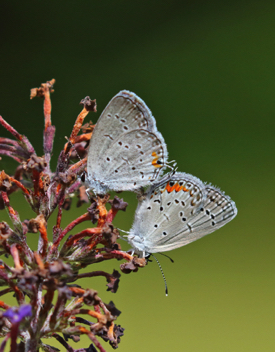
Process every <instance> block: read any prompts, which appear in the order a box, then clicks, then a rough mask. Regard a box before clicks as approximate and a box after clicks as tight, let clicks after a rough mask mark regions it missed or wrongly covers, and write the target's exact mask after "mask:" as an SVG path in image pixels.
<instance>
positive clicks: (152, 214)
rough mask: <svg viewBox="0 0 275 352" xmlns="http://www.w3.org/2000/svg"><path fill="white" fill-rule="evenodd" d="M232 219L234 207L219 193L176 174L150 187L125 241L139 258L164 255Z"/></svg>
mask: <svg viewBox="0 0 275 352" xmlns="http://www.w3.org/2000/svg"><path fill="white" fill-rule="evenodd" d="M236 215H237V208H236V206H235V203H234V202H233V201H232V200H231V199H230V198H229V197H228V196H226V195H224V193H223V192H222V191H221V190H219V189H218V188H216V187H213V186H211V185H206V184H204V183H203V182H202V181H201V180H199V179H198V178H196V177H194V176H192V175H190V174H186V173H180V172H178V173H175V174H174V175H173V176H172V177H171V178H170V179H169V178H167V177H164V178H163V179H162V180H160V181H159V182H158V183H157V184H155V185H153V186H152V187H150V189H149V191H148V192H147V194H146V197H145V199H143V200H142V201H141V202H140V203H139V206H138V208H137V211H136V215H135V221H134V224H133V227H132V229H131V230H130V235H129V236H128V241H129V243H130V244H131V245H132V246H133V247H134V248H135V249H136V250H137V252H142V253H143V254H144V253H156V252H162V251H168V250H172V249H175V248H178V247H181V246H184V245H186V244H188V243H191V242H193V241H196V240H197V239H199V238H201V237H203V236H205V235H208V234H209V233H211V232H213V231H215V230H217V229H219V228H220V227H222V226H224V225H225V224H227V223H228V222H229V221H231V220H232V219H233V218H234V217H235V216H236Z"/></svg>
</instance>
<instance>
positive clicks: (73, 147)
mask: <svg viewBox="0 0 275 352" xmlns="http://www.w3.org/2000/svg"><path fill="white" fill-rule="evenodd" d="M65 139H67V141H68V143H70V145H71V147H72V149H73V150H74V151H75V154H76V155H77V157H78V159H79V160H82V159H81V158H80V155H79V154H78V152H77V150H76V149H75V146H74V144H73V143H72V142H71V141H70V140H69V138H68V137H66V136H65Z"/></svg>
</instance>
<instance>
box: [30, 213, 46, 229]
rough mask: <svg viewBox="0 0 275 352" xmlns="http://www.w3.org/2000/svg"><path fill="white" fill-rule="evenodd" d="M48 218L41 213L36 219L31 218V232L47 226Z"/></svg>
mask: <svg viewBox="0 0 275 352" xmlns="http://www.w3.org/2000/svg"><path fill="white" fill-rule="evenodd" d="M46 226H47V224H46V220H45V218H44V215H42V214H40V215H38V216H37V217H36V218H35V219H31V220H30V221H29V232H31V233H36V232H38V231H39V228H41V227H45V228H46Z"/></svg>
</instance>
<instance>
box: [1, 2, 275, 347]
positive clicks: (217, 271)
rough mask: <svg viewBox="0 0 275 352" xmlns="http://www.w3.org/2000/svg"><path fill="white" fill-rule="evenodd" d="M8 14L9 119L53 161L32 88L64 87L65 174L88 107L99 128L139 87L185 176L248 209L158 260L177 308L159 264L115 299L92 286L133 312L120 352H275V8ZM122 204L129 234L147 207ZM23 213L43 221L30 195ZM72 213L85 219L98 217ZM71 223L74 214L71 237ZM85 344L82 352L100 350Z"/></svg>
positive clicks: (52, 8)
mask: <svg viewBox="0 0 275 352" xmlns="http://www.w3.org/2000/svg"><path fill="white" fill-rule="evenodd" d="M0 12H1V14H0V16H1V23H0V28H1V42H0V43H1V44H0V45H1V56H0V62H1V86H0V93H1V95H0V98H1V99H0V101H1V105H0V114H1V115H2V116H3V117H4V118H5V119H6V120H7V121H8V122H9V123H10V124H11V125H12V126H14V127H15V128H16V129H17V130H18V131H19V132H20V133H22V134H25V135H27V136H28V137H29V139H30V140H31V142H32V143H33V145H34V146H35V148H36V150H37V152H38V153H39V154H41V153H42V130H43V114H42V101H41V100H40V99H34V100H33V101H30V100H29V89H30V88H33V87H37V86H39V85H40V83H42V82H45V81H46V80H50V79H51V78H55V79H56V80H57V82H56V84H55V93H54V94H53V95H52V103H53V110H52V120H53V124H54V125H55V126H56V127H57V133H56V139H55V146H54V156H53V159H52V160H53V161H52V168H53V169H54V167H55V162H56V160H57V156H58V153H59V151H60V149H61V148H62V146H63V145H64V142H65V139H64V136H68V135H69V134H70V132H71V128H72V125H73V123H74V121H75V118H76V116H77V114H78V112H79V111H80V106H79V102H80V100H81V99H82V98H84V97H85V96H86V95H90V96H91V98H92V99H94V98H96V99H97V103H98V113H97V114H96V115H91V114H90V115H89V116H88V119H87V121H88V120H89V119H92V120H93V121H94V122H95V121H96V119H97V118H98V116H99V115H100V112H101V111H102V110H103V108H104V107H105V105H106V104H107V103H108V101H109V100H110V99H111V98H112V97H113V96H114V95H115V94H116V93H117V92H119V91H120V90H122V89H128V90H131V91H133V92H135V93H136V94H138V95H139V96H140V97H141V98H142V99H143V100H144V101H145V102H146V103H147V105H148V106H149V107H150V109H151V110H152V112H153V115H154V116H155V117H156V120H157V126H158V129H159V131H161V133H162V134H163V136H164V138H165V141H166V143H167V145H168V150H169V155H170V160H172V159H176V160H177V163H178V167H179V170H180V171H185V172H189V173H192V174H193V175H196V176H197V177H199V178H201V179H202V180H203V181H207V182H211V183H213V184H214V185H218V186H219V187H221V189H222V190H224V191H225V192H226V194H229V195H230V196H231V197H232V199H233V200H234V201H235V202H236V205H237V207H238V211H239V213H238V216H237V217H236V219H234V220H233V221H232V222H231V223H229V224H228V225H226V226H225V227H224V228H222V229H220V230H218V231H217V232H215V233H213V234H211V235H209V236H206V237H205V238H203V239H201V240H199V241H197V242H195V243H192V244H191V245H189V246H186V247H182V248H180V249H178V250H174V251H173V252H170V253H169V254H170V255H171V256H172V258H173V259H174V260H175V263H174V264H171V263H170V261H169V260H168V259H166V258H164V257H162V256H158V258H159V260H160V261H161V265H162V267H163V270H164V272H165V275H166V278H167V282H168V287H169V296H168V297H165V294H164V283H163V280H162V277H161V273H160V271H159V268H158V266H157V264H156V262H152V263H149V265H148V266H147V267H146V268H144V269H142V270H139V271H138V272H137V273H131V274H130V275H125V274H122V277H121V282H120V287H119V290H118V292H117V293H116V294H112V293H110V292H106V286H105V282H104V279H103V278H96V279H90V280H87V279H86V280H83V281H82V284H83V286H84V287H92V288H94V289H97V290H98V291H99V295H100V297H101V298H102V299H103V300H104V301H106V302H109V301H110V300H113V301H114V302H115V304H116V305H117V307H118V309H120V310H122V314H121V316H120V317H119V318H118V320H117V323H118V324H121V325H122V326H123V327H124V328H126V330H125V336H123V337H122V342H121V344H120V345H119V351H120V352H125V351H133V352H135V351H158V352H166V351H185V352H197V351H199V352H208V351H211V352H213V351H224V352H229V351H230V352H231V351H238V352H239V351H249V352H252V351H257V352H258V351H274V349H275V334H274V329H275V324H274V319H275V318H274V316H275V314H274V313H275V309H274V293H275V282H274V279H275V275H274V273H275V267H274V253H275V252H274V250H275V240H274V238H275V236H274V231H275V226H274V217H275V216H274V212H273V208H272V206H273V205H274V199H273V198H272V196H273V197H274V171H275V166H274V159H275V158H274V157H275V148H274V139H275V137H274V131H275V129H274V127H275V126H274V125H275V124H274V116H275V99H274V94H275V3H274V1H265V0H263V1H253V0H252V1H242V0H238V1H237V0H232V1H217V0H216V1H196V0H193V1H191V0H190V1H172V0H169V1H160V0H159V1H154V0H147V1H145V0H141V1H138V2H136V1H92V0H91V1H62V0H61V1H47V2H45V1H11V2H8V1H2V2H1V10H0ZM0 129H1V135H2V136H9V135H8V133H7V132H6V131H4V129H3V128H2V127H0ZM0 163H1V169H2V168H3V169H5V170H6V171H7V172H10V173H12V172H13V170H14V168H15V167H16V163H15V162H11V161H10V160H9V159H7V158H3V159H2V160H1V162H0ZM120 196H123V197H124V199H126V200H127V201H128V202H129V208H128V209H127V212H126V213H125V214H124V213H122V212H120V213H119V214H118V216H117V217H116V219H115V221H114V224H115V225H116V226H118V227H120V228H123V229H125V230H129V228H130V227H131V224H132V221H133V215H134V211H135V207H136V204H137V201H136V199H135V196H134V195H133V194H130V193H123V195H120ZM12 205H13V206H14V207H15V208H16V209H17V210H18V211H19V212H20V214H21V218H22V219H24V218H31V217H33V215H34V214H33V213H32V212H31V210H30V209H29V208H27V207H26V206H25V203H24V201H23V196H22V195H21V194H20V193H19V192H18V193H17V194H15V195H14V197H13V198H12ZM73 209H74V210H73V211H72V213H73V216H74V217H75V216H76V215H77V214H79V215H80V214H82V213H83V212H84V211H85V206H83V207H82V208H78V209H76V210H75V207H73ZM1 219H3V220H7V215H6V213H5V211H2V212H1ZM54 220H55V215H54V216H53V219H52V223H51V224H50V225H51V226H52V225H53V224H54ZM70 220H72V215H71V214H70V213H69V212H68V213H65V214H64V218H63V223H62V225H63V226H66V224H68V222H69V221H70ZM50 228H51V227H49V229H50ZM79 229H81V227H79ZM77 230H78V229H77ZM49 232H50V230H49ZM30 236H32V237H33V238H32V241H33V242H32V246H33V247H34V248H35V245H36V242H37V238H36V235H34V234H31V235H30ZM123 248H125V249H126V248H128V246H127V245H126V244H125V245H124V244H123ZM120 263H121V262H118V261H109V262H107V263H104V264H98V265H95V266H94V269H95V270H99V268H101V269H103V270H106V271H109V272H111V271H112V270H113V269H114V268H115V269H118V270H119V264H120ZM9 302H12V298H11V297H10V298H9ZM81 341H83V342H79V343H78V344H73V347H74V348H81V347H87V346H88V345H89V342H88V340H87V339H86V340H85V339H82V340H81ZM47 342H48V343H50V341H47ZM55 345H56V346H59V348H61V350H62V347H60V345H59V344H58V343H56V344H55ZM103 345H104V347H105V348H106V350H107V351H111V350H112V348H111V347H110V346H109V345H107V344H105V343H104V342H103Z"/></svg>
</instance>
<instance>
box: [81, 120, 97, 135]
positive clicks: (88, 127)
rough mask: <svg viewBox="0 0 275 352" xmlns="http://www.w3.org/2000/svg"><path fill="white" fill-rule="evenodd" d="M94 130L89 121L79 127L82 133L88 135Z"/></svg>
mask: <svg viewBox="0 0 275 352" xmlns="http://www.w3.org/2000/svg"><path fill="white" fill-rule="evenodd" d="M94 128H95V125H93V123H92V121H90V122H87V123H85V125H83V126H82V127H81V130H82V132H83V133H90V132H92V131H93V130H94Z"/></svg>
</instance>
